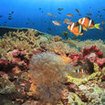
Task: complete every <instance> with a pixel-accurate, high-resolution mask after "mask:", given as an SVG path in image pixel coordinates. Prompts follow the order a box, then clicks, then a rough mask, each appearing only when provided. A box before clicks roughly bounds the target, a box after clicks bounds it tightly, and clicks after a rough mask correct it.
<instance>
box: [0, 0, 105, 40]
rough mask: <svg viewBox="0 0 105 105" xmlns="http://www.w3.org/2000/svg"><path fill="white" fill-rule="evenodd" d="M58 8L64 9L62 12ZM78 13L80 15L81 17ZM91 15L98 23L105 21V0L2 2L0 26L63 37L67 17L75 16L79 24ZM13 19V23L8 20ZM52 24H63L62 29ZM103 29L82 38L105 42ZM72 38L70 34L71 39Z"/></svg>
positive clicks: (15, 0)
mask: <svg viewBox="0 0 105 105" xmlns="http://www.w3.org/2000/svg"><path fill="white" fill-rule="evenodd" d="M58 8H64V9H63V10H62V11H59V10H58ZM75 9H78V10H79V11H80V14H81V16H79V15H78V13H77V12H76V11H75ZM12 12H13V13H12ZM58 12H60V13H61V14H59V13H58ZM88 12H89V13H92V16H90V17H91V18H92V19H93V20H94V21H95V23H101V22H102V21H105V0H0V16H2V17H1V18H0V26H9V27H20V28H21V27H28V28H34V29H38V30H40V31H42V32H46V33H49V34H52V35H60V36H62V32H63V31H67V25H66V24H64V23H63V20H64V19H65V18H68V17H67V16H66V14H67V13H71V14H73V15H74V17H70V19H71V20H72V21H73V22H76V21H77V20H78V19H79V18H81V17H84V16H86V13H88ZM11 13H12V14H11ZM47 13H53V14H54V15H56V17H51V16H48V15H47ZM9 15H11V16H10V18H11V17H12V20H9V19H8V17H9ZM100 15H101V16H100ZM52 20H58V21H61V23H62V24H61V26H55V25H54V24H52ZM101 27H102V28H103V30H97V29H92V30H88V31H87V32H85V33H84V35H83V36H82V37H80V38H81V39H83V40H84V39H93V40H96V39H105V26H104V25H101ZM72 36H73V34H72V33H70V32H69V37H72ZM62 37H63V36H62Z"/></svg>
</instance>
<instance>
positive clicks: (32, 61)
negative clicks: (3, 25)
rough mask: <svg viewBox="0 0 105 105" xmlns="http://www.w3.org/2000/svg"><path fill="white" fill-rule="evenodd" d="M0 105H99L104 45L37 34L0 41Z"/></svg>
mask: <svg viewBox="0 0 105 105" xmlns="http://www.w3.org/2000/svg"><path fill="white" fill-rule="evenodd" d="M0 99H1V101H0V105H7V104H6V103H8V104H9V105H29V104H30V105H104V104H105V44H104V42H103V41H102V40H97V41H92V40H86V41H77V40H72V39H67V40H63V39H62V38H61V37H59V36H54V37H53V36H51V35H48V34H45V33H42V32H39V31H37V30H33V29H26V30H23V29H21V30H12V31H11V30H10V32H6V33H5V34H4V35H2V37H1V39H0Z"/></svg>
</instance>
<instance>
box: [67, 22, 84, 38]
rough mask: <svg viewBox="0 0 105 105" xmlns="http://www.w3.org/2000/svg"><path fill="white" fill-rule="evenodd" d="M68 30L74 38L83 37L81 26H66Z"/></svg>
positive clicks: (73, 24) (76, 24)
mask: <svg viewBox="0 0 105 105" xmlns="http://www.w3.org/2000/svg"><path fill="white" fill-rule="evenodd" d="M67 28H68V30H69V31H70V32H71V33H73V34H74V35H75V36H79V35H83V29H82V26H81V25H80V24H79V23H78V22H76V23H72V24H70V25H68V27H67Z"/></svg>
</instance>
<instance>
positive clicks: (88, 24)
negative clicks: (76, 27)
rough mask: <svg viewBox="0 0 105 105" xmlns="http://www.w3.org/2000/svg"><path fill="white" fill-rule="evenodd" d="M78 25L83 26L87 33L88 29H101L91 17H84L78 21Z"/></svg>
mask: <svg viewBox="0 0 105 105" xmlns="http://www.w3.org/2000/svg"><path fill="white" fill-rule="evenodd" d="M78 23H79V24H80V25H82V27H83V30H85V31H87V29H93V28H96V29H100V24H94V21H93V20H92V19H91V18H89V17H84V18H81V19H79V20H78Z"/></svg>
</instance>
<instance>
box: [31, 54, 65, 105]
mask: <svg viewBox="0 0 105 105" xmlns="http://www.w3.org/2000/svg"><path fill="white" fill-rule="evenodd" d="M30 69H31V73H32V75H33V78H34V82H35V84H36V86H37V95H38V96H39V97H40V99H41V100H42V103H43V105H44V104H46V103H50V104H52V105H56V103H57V101H58V100H59V99H60V94H61V91H62V89H63V88H64V85H63V82H64V81H65V75H66V65H65V63H64V62H63V60H62V58H61V57H60V56H59V55H56V54H54V53H51V52H44V53H41V54H37V55H33V57H32V59H31V62H30Z"/></svg>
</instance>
